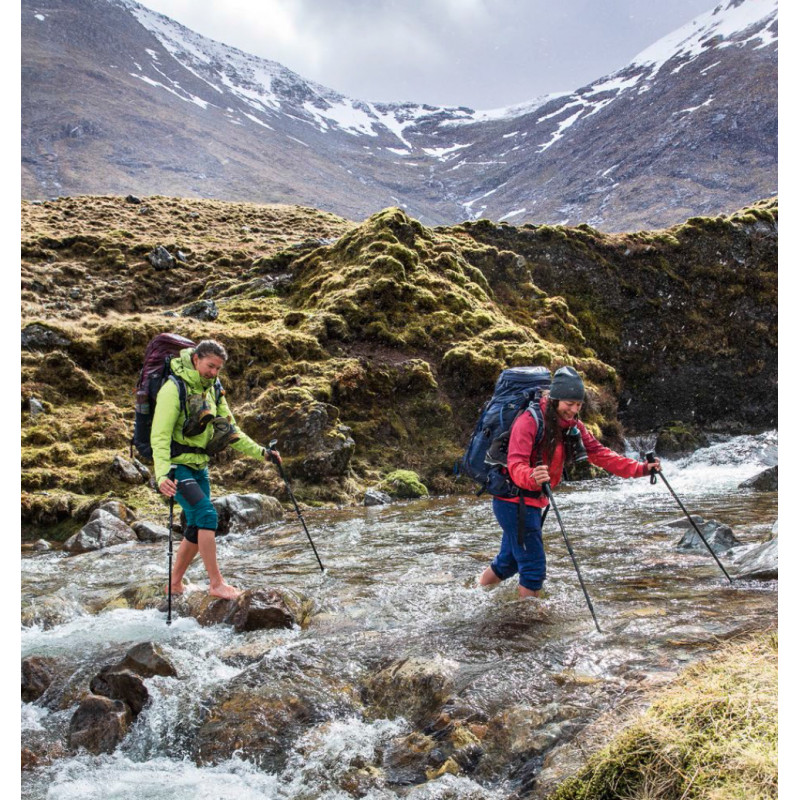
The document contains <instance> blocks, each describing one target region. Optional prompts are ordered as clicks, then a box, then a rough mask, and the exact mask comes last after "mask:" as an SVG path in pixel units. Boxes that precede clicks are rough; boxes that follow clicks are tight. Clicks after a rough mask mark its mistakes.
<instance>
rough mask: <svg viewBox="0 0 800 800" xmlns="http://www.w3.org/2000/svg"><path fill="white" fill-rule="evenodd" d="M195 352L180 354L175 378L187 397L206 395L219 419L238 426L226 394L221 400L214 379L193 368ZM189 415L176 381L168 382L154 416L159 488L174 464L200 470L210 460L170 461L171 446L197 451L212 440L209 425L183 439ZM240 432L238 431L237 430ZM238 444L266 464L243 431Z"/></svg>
mask: <svg viewBox="0 0 800 800" xmlns="http://www.w3.org/2000/svg"><path fill="white" fill-rule="evenodd" d="M193 352H194V351H193V349H192V348H191V347H187V348H186V349H185V350H181V353H180V355H179V356H178V357H177V358H173V359H172V361H171V362H170V368H171V369H172V372H173V374H174V375H176V376H177V377H178V378H180V379H181V380H182V381H183V382H184V383H185V384H186V395H187V397H189V396H190V395H193V394H204V395H205V396H206V400H207V401H208V404H209V405H210V406H211V410H212V411H213V412H214V416H216V417H225V418H226V419H228V420H230V422H231V424H232V425H235V424H236V420H235V419H234V418H233V414H232V413H231V410H230V408H229V407H228V402H227V400H226V399H225V394H224V393H223V395H222V397H220V399H219V404H217V398H216V395H215V392H214V382H215V380H214V379H213V378H210V379H209V378H201V377H200V373H199V372H198V371H197V370H196V369H195V368H194V366H193V365H192V353H193ZM185 419H186V415H185V414H184V413H183V411H182V409H181V406H180V395H179V394H178V387H177V386H176V385H175V382H174V381H171V380H168V381H166V382H165V383H164V385H163V386H162V387H161V389H160V390H159V392H158V397H157V398H156V409H155V412H154V413H153V426H152V428H151V430H150V445H151V447H152V448H153V463H154V466H155V474H156V484H157V485H161V481H163V480H164V478H166V477H167V473H168V472H169V468H170V465H171V464H184V465H186V466H187V467H192V468H193V469H200V468H202V467H205V466H206V465H207V464H208V461H209V458H208V456H207V455H206V454H205V453H184V454H182V455H179V456H175V457H174V458H171V457H170V445H171V443H172V441H173V440H174V441H176V442H179V443H180V444H188V445H192V446H194V447H205V446H206V445H207V444H208V442H209V441H210V439H211V437H212V436H213V433H214V431H213V426H212V425H208V426H207V427H206V429H205V430H204V431H203V432H202V433H200V434H198V435H197V436H188V437H187V436H184V435H183V423H184V421H185ZM237 430H238V428H237ZM239 437H240V438H239V440H238V441H236V442H234V443H233V444H232V445H231V447H232V448H233V449H234V450H238V451H239V452H241V453H246V454H247V455H249V456H252V457H253V458H255V459H257V460H258V461H264V448H263V447H261V445H259V444H257V443H256V442H254V441H253V440H252V439H251V438H250V437H249V436H247V435H246V434H245V433H244V432H243V431H241V430H239Z"/></svg>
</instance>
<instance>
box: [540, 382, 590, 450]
mask: <svg viewBox="0 0 800 800" xmlns="http://www.w3.org/2000/svg"><path fill="white" fill-rule="evenodd" d="M558 403H559V401H558V400H556V398H554V397H548V398H547V404H546V405H545V409H544V439H542V459H543V460H544V462H545V463H547V464H549V463H550V461H551V459H552V458H553V453H555V451H556V447H557V446H558V443H559V442H562V441H563V440H564V430H563V429H562V428H561V426H560V425H559V424H558V419H559V418H558V412H557V409H558ZM581 413H583V414H586V415H589V414H590V413H591V404H590V402H589V393H588V392H587V393H586V395H585V396H584V398H583V405H582V406H581ZM564 455H565V459H566V460H565V463H566V464H567V465H569V464H571V463H572V448H571V447H567V448H566V450H565V454H564Z"/></svg>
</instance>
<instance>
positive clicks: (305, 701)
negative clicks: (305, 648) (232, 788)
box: [193, 660, 360, 772]
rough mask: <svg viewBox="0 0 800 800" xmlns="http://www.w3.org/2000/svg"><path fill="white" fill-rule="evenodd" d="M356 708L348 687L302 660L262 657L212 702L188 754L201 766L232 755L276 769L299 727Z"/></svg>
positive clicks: (306, 727)
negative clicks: (190, 753) (262, 659)
mask: <svg viewBox="0 0 800 800" xmlns="http://www.w3.org/2000/svg"><path fill="white" fill-rule="evenodd" d="M359 711H360V708H359V705H358V698H357V696H356V692H355V691H354V689H353V687H351V686H349V685H348V684H345V683H343V682H341V681H339V680H337V679H336V678H333V677H331V676H330V675H328V674H326V673H325V672H324V671H323V670H321V669H315V668H314V667H313V666H311V665H309V664H307V663H305V664H303V665H302V666H301V665H300V664H297V663H294V662H292V661H290V662H288V663H282V662H280V661H273V660H270V661H269V662H264V661H262V662H261V663H260V665H255V666H254V667H252V668H251V669H249V670H246V671H245V672H244V673H242V674H241V675H240V676H238V677H237V678H236V679H235V680H234V681H233V682H232V685H230V686H229V688H228V690H227V691H226V692H225V694H224V695H222V696H221V697H220V698H219V699H218V700H217V702H216V703H215V704H214V705H212V706H211V708H210V710H209V714H208V717H207V718H206V720H205V722H204V723H203V724H202V725H201V726H200V728H199V730H198V731H197V734H196V735H195V737H194V752H193V756H194V759H195V761H196V762H197V763H198V764H201V765H202V764H209V763H211V764H217V763H220V762H223V761H227V760H228V759H229V758H231V756H233V755H234V754H236V755H237V756H238V757H240V758H244V759H247V760H248V761H252V762H254V763H256V764H257V765H258V766H259V768H260V769H263V770H267V771H270V772H278V771H280V770H282V769H283V768H284V766H285V764H286V760H287V758H288V757H289V754H290V753H291V752H292V748H293V746H294V743H295V742H296V741H297V739H298V736H300V735H301V734H302V733H303V732H305V731H307V730H309V729H311V728H313V727H314V726H316V725H318V724H320V723H322V722H324V721H326V720H328V719H340V718H342V717H347V716H352V715H355V714H357V713H359Z"/></svg>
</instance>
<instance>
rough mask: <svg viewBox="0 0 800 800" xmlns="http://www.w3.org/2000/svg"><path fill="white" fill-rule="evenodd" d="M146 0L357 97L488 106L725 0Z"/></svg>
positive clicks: (595, 74) (511, 100) (604, 58)
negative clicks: (655, 0) (656, 0)
mask: <svg viewBox="0 0 800 800" xmlns="http://www.w3.org/2000/svg"><path fill="white" fill-rule="evenodd" d="M140 2H143V4H144V5H145V6H147V7H148V8H152V9H154V10H155V11H159V12H161V13H162V14H166V15H167V16H168V17H171V18H172V19H175V20H177V21H178V22H180V23H181V24H183V25H186V27H188V28H191V29H192V30H194V31H197V32H198V33H202V34H203V35H204V36H208V37H210V38H212V39H216V40H217V41H221V42H224V43H225V44H229V45H233V46H234V47H238V48H240V49H241V50H244V51H246V52H248V53H253V54H255V55H258V56H261V57H263V58H268V59H271V60H272V61H279V62H280V63H281V64H283V65H284V66H286V67H288V68H289V69H291V70H294V71H295V72H297V73H299V74H300V75H301V76H303V77H304V78H308V79H311V80H314V81H317V82H318V83H321V84H323V85H325V86H328V87H330V88H332V89H336V90H337V91H339V92H342V93H343V94H345V95H348V96H349V97H353V98H356V99H359V100H371V101H402V100H411V101H414V102H418V103H430V104H433V105H451V106H459V105H465V106H470V107H472V108H478V109H488V108H499V107H503V106H508V105H513V104H515V103H521V102H524V101H526V100H531V99H533V98H535V97H538V96H539V95H542V94H548V93H550V92H567V91H572V90H573V89H577V88H579V87H580V86H583V85H584V84H586V83H589V82H591V81H593V80H594V79H596V78H599V77H601V76H603V75H606V74H608V73H610V72H614V71H615V70H616V69H618V68H620V67H622V66H624V65H625V64H627V63H628V61H630V60H631V59H632V58H633V57H634V56H635V55H636V54H637V53H639V52H641V51H642V50H644V49H645V48H646V47H647V46H649V45H650V44H652V43H653V42H655V41H656V40H657V39H659V38H661V37H662V36H664V35H666V34H668V33H670V32H672V31H673V30H675V29H676V28H678V27H680V26H682V25H684V24H685V23H687V22H689V21H690V20H691V19H693V18H694V17H696V16H698V15H699V14H702V13H704V12H706V11H710V10H711V9H712V8H714V7H715V6H716V5H718V4H719V2H721V0H659V2H653V0H140ZM725 2H727V0H725Z"/></svg>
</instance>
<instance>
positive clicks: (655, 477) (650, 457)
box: [639, 450, 658, 484]
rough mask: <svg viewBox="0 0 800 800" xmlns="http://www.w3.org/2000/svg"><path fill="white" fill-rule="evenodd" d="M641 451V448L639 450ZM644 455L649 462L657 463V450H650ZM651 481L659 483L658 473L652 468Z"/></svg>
mask: <svg viewBox="0 0 800 800" xmlns="http://www.w3.org/2000/svg"><path fill="white" fill-rule="evenodd" d="M639 452H641V450H640V451H639ZM644 457H645V458H646V459H647V463H648V464H655V463H656V451H655V450H650V451H649V452H647V453H645V454H644ZM650 483H652V484H656V483H658V473H657V472H656V471H655V470H654V469H651V470H650Z"/></svg>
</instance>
